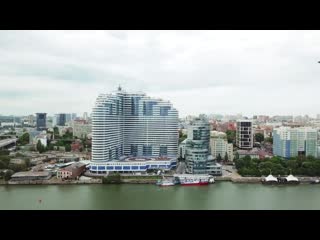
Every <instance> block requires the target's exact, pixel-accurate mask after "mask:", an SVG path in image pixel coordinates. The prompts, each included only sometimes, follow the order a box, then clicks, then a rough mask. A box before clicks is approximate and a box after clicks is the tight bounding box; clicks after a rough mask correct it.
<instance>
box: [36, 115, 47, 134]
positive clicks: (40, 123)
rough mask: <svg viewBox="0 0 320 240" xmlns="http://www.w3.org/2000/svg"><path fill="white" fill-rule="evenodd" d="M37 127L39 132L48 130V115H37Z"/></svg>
mask: <svg viewBox="0 0 320 240" xmlns="http://www.w3.org/2000/svg"><path fill="white" fill-rule="evenodd" d="M36 116H37V117H36V127H37V130H38V131H42V130H46V128H47V124H46V123H47V114H46V113H36Z"/></svg>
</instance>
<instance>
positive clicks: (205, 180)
mask: <svg viewBox="0 0 320 240" xmlns="http://www.w3.org/2000/svg"><path fill="white" fill-rule="evenodd" d="M175 177H177V178H179V182H180V184H181V185H182V186H195V185H196V186H197V185H200V186H201V185H208V184H209V183H214V178H213V177H212V176H210V175H200V174H199V175H197V174H195V175H193V174H182V175H175Z"/></svg>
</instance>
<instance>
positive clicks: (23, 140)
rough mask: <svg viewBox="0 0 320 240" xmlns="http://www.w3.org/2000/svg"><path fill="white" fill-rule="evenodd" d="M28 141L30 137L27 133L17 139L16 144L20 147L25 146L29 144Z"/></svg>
mask: <svg viewBox="0 0 320 240" xmlns="http://www.w3.org/2000/svg"><path fill="white" fill-rule="evenodd" d="M29 141H30V135H29V133H27V132H26V133H24V134H22V136H20V137H19V139H18V143H19V144H21V145H26V144H28V143H29Z"/></svg>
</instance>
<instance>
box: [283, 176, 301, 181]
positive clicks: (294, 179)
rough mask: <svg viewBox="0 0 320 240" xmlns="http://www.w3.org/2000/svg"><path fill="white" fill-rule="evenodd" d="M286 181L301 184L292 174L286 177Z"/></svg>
mask: <svg viewBox="0 0 320 240" xmlns="http://www.w3.org/2000/svg"><path fill="white" fill-rule="evenodd" d="M286 179H287V181H288V182H299V180H298V178H296V177H294V176H293V175H292V174H290V175H289V176H288V177H286Z"/></svg>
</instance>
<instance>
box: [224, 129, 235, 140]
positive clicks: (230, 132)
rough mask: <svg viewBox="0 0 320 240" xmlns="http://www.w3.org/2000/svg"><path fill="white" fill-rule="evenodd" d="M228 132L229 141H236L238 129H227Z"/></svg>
mask: <svg viewBox="0 0 320 240" xmlns="http://www.w3.org/2000/svg"><path fill="white" fill-rule="evenodd" d="M226 134H227V140H228V143H234V141H235V139H236V131H235V130H227V131H226Z"/></svg>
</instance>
